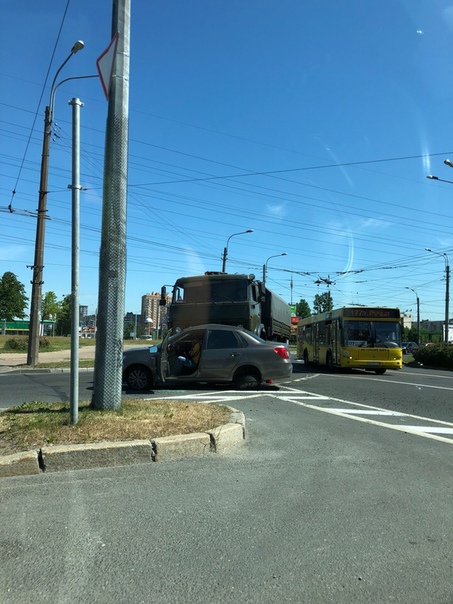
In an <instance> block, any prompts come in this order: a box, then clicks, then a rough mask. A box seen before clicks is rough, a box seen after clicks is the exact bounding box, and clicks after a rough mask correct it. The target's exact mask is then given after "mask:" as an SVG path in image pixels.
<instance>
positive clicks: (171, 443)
mask: <svg viewBox="0 0 453 604" xmlns="http://www.w3.org/2000/svg"><path fill="white" fill-rule="evenodd" d="M229 409H230V410H231V415H230V420H229V423H228V424H223V425H222V426H219V427H217V428H214V429H213V430H208V431H207V432H199V433H193V434H180V435H177V436H164V437H161V438H154V439H151V440H131V441H119V442H103V443H91V444H79V445H57V446H55V447H43V448H42V449H39V451H24V452H23V453H15V454H13V455H4V456H0V478H6V477H10V476H28V475H31V474H43V473H44V472H64V471H68V470H82V469H91V468H108V467H119V466H126V465H131V464H139V463H155V462H157V461H172V460H176V459H182V458H186V457H206V456H207V455H210V454H212V453H217V454H220V455H222V454H226V453H229V452H231V451H232V450H235V449H236V448H237V447H239V446H242V445H243V444H244V443H245V416H244V414H243V413H242V412H241V411H238V410H237V409H233V408H232V407H229Z"/></svg>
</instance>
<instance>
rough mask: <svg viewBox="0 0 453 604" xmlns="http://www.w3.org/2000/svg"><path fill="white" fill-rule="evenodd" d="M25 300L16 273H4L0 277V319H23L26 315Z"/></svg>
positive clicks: (23, 289)
mask: <svg viewBox="0 0 453 604" xmlns="http://www.w3.org/2000/svg"><path fill="white" fill-rule="evenodd" d="M27 302H28V298H27V296H26V295H25V287H24V286H23V284H22V283H21V282H20V281H19V280H18V278H17V277H16V275H15V274H14V273H10V272H6V273H4V274H3V276H2V277H0V319H5V320H6V321H12V320H13V319H23V318H24V317H25V316H26V312H25V309H26V308H27Z"/></svg>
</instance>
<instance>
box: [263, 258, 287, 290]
mask: <svg viewBox="0 0 453 604" xmlns="http://www.w3.org/2000/svg"><path fill="white" fill-rule="evenodd" d="M287 255H288V254H287V253H286V252H283V253H282V254H275V255H274V256H269V258H268V259H267V260H266V262H265V263H264V264H263V283H264V284H266V275H267V263H268V262H269V260H270V259H271V258H278V256H287Z"/></svg>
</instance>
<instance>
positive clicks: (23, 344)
mask: <svg viewBox="0 0 453 604" xmlns="http://www.w3.org/2000/svg"><path fill="white" fill-rule="evenodd" d="M41 348H50V341H49V340H48V338H45V337H41V338H39V349H40V350H41ZM5 350H15V351H17V352H26V351H27V350H28V338H24V337H20V336H19V337H17V338H8V340H6V342H5Z"/></svg>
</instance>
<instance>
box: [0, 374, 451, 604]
mask: <svg viewBox="0 0 453 604" xmlns="http://www.w3.org/2000/svg"><path fill="white" fill-rule="evenodd" d="M299 369H300V371H296V372H295V373H294V375H293V379H292V380H291V381H290V382H289V383H287V384H284V385H282V386H281V387H280V388H279V389H278V390H277V389H267V390H266V391H259V392H248V393H236V392H234V391H233V390H229V389H218V390H212V389H210V390H205V391H203V392H201V391H190V392H184V393H183V392H177V391H159V392H157V391H156V393H155V396H159V397H162V396H166V395H168V396H172V397H175V396H178V395H179V396H183V397H184V398H188V397H191V398H193V399H194V400H199V401H203V400H204V401H208V400H221V401H225V402H227V403H228V404H230V405H232V406H234V407H236V408H238V409H240V410H242V411H243V412H244V414H245V416H246V426H247V445H246V447H244V448H243V449H242V450H241V451H240V452H236V453H235V454H231V455H229V456H226V457H219V456H212V457H208V458H202V459H193V460H183V461H178V462H168V463H161V464H159V463H157V464H151V465H137V466H128V467H124V468H116V469H105V470H103V469H99V470H89V471H88V470H81V471H77V472H67V473H61V474H58V473H56V474H43V475H39V476H29V477H14V478H7V479H2V481H1V482H0V498H1V501H2V505H1V507H0V522H1V526H2V527H3V528H2V537H1V541H0V590H1V591H0V601H1V602H2V604H13V603H14V604H21V603H28V602H34V603H35V604H39V603H41V602H43V603H44V602H46V603H55V604H57V603H58V604H60V603H62V602H64V603H68V604H72V603H77V604H85V603H90V604H91V603H92V602H99V603H104V602H105V603H106V604H107V603H109V604H117V603H118V604H120V603H121V604H123V602H125V601H127V602H131V603H132V604H135V603H137V604H138V603H141V602H143V603H146V604H148V603H149V602H156V603H158V604H161V603H164V602H165V603H168V602H175V603H186V602H187V603H199V602H210V603H222V604H224V603H229V602H231V603H233V602H234V603H236V602H247V603H249V602H250V603H260V604H262V603H265V604H266V603H274V602H283V603H286V602H296V603H304V604H305V603H307V604H318V603H319V604H324V603H335V604H337V603H338V604H353V603H357V604H359V603H360V604H363V603H364V602H366V603H368V602H373V603H374V602H376V603H383V602H398V604H413V603H419V602H420V603H422V602H423V604H429V603H431V602H432V603H433V604H434V603H435V604H447V603H448V604H451V603H452V602H453V583H452V577H453V545H452V539H451V535H452V534H453V506H452V503H451V502H452V500H453V492H452V491H453V481H452V478H451V477H452V470H453V455H452V452H453V448H452V444H453V436H452V433H453V423H452V398H453V397H452V388H453V374H450V373H447V372H437V371H428V370H420V371H419V370H417V371H414V370H409V369H404V370H403V371H401V372H394V373H386V374H385V375H384V376H375V375H374V374H370V375H367V374H363V373H359V372H357V373H354V374H334V375H330V374H327V373H323V372H318V371H316V369H313V368H309V369H308V370H306V369H305V368H304V367H303V366H300V367H299ZM10 377H11V376H10ZM41 377H43V376H41ZM49 377H50V378H51V380H50V382H52V380H53V379H56V378H55V374H47V376H46V379H47V380H48V379H49ZM60 377H61V376H60ZM5 378H8V376H1V377H0V384H1V388H0V391H1V393H2V397H3V396H4V394H3V391H4V385H5ZM35 379H37V377H35ZM39 379H41V378H39ZM50 382H49V383H50ZM38 383H40V382H39V381H35V382H34V384H35V386H37V385H38ZM52 383H53V382H52ZM87 384H89V381H88V382H87ZM51 389H53V391H54V393H56V392H58V391H60V392H62V391H63V390H64V386H63V385H62V384H61V383H60V384H59V385H58V384H57V383H54V384H53V386H52V387H51ZM46 400H47V399H46Z"/></svg>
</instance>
